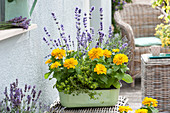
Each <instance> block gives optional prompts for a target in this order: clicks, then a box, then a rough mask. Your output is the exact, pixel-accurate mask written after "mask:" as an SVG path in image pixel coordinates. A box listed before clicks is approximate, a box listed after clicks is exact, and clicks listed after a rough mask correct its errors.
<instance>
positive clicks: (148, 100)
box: [142, 97, 158, 107]
mask: <svg viewBox="0 0 170 113" xmlns="http://www.w3.org/2000/svg"><path fill="white" fill-rule="evenodd" d="M151 103H152V106H153V107H157V106H158V105H157V103H158V101H157V100H156V99H153V98H148V97H145V98H144V99H143V101H142V104H143V105H148V106H151Z"/></svg>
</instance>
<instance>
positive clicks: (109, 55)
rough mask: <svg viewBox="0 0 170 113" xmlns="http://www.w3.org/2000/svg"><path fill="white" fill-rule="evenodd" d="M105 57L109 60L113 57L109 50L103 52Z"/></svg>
mask: <svg viewBox="0 0 170 113" xmlns="http://www.w3.org/2000/svg"><path fill="white" fill-rule="evenodd" d="M103 55H104V56H105V57H107V58H110V57H111V55H112V52H111V51H109V50H107V49H105V50H103Z"/></svg>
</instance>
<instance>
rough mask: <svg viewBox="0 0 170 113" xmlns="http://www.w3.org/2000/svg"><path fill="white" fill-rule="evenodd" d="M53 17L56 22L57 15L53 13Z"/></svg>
mask: <svg viewBox="0 0 170 113" xmlns="http://www.w3.org/2000/svg"><path fill="white" fill-rule="evenodd" d="M51 15H52V16H53V19H54V20H55V21H56V20H57V18H56V16H55V13H51Z"/></svg>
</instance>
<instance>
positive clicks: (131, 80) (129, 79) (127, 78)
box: [122, 74, 133, 83]
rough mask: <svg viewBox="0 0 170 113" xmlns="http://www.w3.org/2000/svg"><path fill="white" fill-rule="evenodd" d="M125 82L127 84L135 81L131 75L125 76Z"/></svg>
mask: <svg viewBox="0 0 170 113" xmlns="http://www.w3.org/2000/svg"><path fill="white" fill-rule="evenodd" d="M122 80H123V81H125V82H127V83H132V82H133V79H132V77H131V76H130V75H129V74H125V75H124V77H123V78H122Z"/></svg>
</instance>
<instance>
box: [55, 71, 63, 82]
mask: <svg viewBox="0 0 170 113" xmlns="http://www.w3.org/2000/svg"><path fill="white" fill-rule="evenodd" d="M61 76H62V73H61V72H60V73H57V72H56V73H54V74H53V78H56V79H57V81H58V82H60V80H61Z"/></svg>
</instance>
